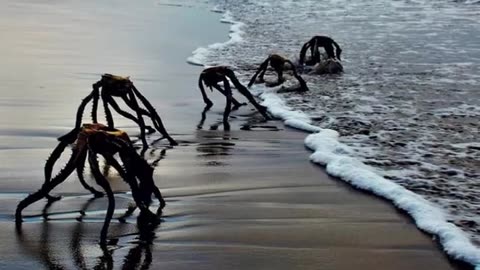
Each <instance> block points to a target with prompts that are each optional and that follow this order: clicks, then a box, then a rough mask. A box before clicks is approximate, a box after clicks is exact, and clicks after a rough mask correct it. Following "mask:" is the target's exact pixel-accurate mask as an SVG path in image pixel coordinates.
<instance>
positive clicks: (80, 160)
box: [77, 150, 103, 198]
mask: <svg viewBox="0 0 480 270" xmlns="http://www.w3.org/2000/svg"><path fill="white" fill-rule="evenodd" d="M86 160H87V150H83V151H82V152H81V153H80V154H79V156H78V162H77V175H78V179H79V180H80V183H81V184H82V186H83V187H84V188H85V189H86V190H88V191H90V192H91V193H92V194H93V196H94V197H95V198H99V197H103V193H102V192H100V191H98V190H96V189H95V188H93V187H92V186H90V185H89V184H87V182H86V181H85V178H84V177H83V170H84V169H85V162H86Z"/></svg>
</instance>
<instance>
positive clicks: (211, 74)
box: [198, 66, 271, 128]
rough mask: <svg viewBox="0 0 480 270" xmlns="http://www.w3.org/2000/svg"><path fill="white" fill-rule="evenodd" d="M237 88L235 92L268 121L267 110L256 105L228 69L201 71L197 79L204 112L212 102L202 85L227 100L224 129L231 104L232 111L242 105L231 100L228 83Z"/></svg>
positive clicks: (226, 125)
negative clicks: (243, 97) (204, 105)
mask: <svg viewBox="0 0 480 270" xmlns="http://www.w3.org/2000/svg"><path fill="white" fill-rule="evenodd" d="M228 79H230V81H231V82H232V84H233V85H234V86H235V87H236V88H237V90H238V91H239V92H240V93H241V94H242V95H244V96H245V97H246V98H247V99H248V101H250V103H252V105H253V106H254V107H255V108H256V109H257V110H258V112H260V114H262V115H263V117H264V118H265V119H266V120H270V119H271V117H270V116H269V115H268V113H267V108H266V107H265V106H262V105H260V104H258V102H257V101H256V100H255V98H254V97H253V95H252V94H251V93H250V91H248V89H247V88H246V87H245V86H243V85H242V84H241V83H240V81H239V80H238V79H237V77H236V76H235V73H234V72H233V70H231V69H230V68H229V67H225V66H217V67H211V68H206V69H204V70H203V71H202V73H201V74H200V77H199V79H198V87H199V88H200V91H201V93H202V97H203V101H204V102H205V104H206V110H208V109H209V108H210V107H212V106H213V102H212V101H211V100H210V99H209V98H208V97H207V93H206V92H205V88H204V87H203V84H205V86H207V87H209V88H210V90H211V91H213V88H215V89H217V90H218V91H219V92H220V93H222V94H223V95H224V96H225V97H226V100H227V104H226V106H225V111H224V113H223V124H224V126H225V127H227V128H229V124H228V117H229V115H230V112H231V110H232V103H233V105H234V109H235V108H238V107H239V106H241V105H245V104H242V103H240V102H238V101H237V100H235V98H233V94H232V88H231V86H230V82H229V81H228ZM220 82H223V88H224V89H222V87H220V85H219V83H220Z"/></svg>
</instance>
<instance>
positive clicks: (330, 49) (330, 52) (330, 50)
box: [324, 43, 335, 59]
mask: <svg viewBox="0 0 480 270" xmlns="http://www.w3.org/2000/svg"><path fill="white" fill-rule="evenodd" d="M324 48H325V52H327V56H328V58H331V59H334V58H335V52H334V49H333V45H332V44H331V43H330V44H328V45H325V46H324Z"/></svg>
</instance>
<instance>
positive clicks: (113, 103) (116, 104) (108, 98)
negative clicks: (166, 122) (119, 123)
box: [107, 97, 155, 133]
mask: <svg viewBox="0 0 480 270" xmlns="http://www.w3.org/2000/svg"><path fill="white" fill-rule="evenodd" d="M107 100H108V103H110V105H112V108H113V109H114V110H115V111H116V112H117V113H118V114H120V115H121V116H123V117H125V118H128V119H130V120H132V121H133V122H135V123H136V124H137V125H140V124H139V123H138V119H137V118H135V116H133V115H131V114H130V113H128V112H126V111H124V110H122V109H120V106H118V103H117V102H116V101H115V99H113V97H107ZM141 113H143V112H141ZM145 128H146V129H147V130H148V133H153V132H155V129H153V128H152V127H151V126H145Z"/></svg>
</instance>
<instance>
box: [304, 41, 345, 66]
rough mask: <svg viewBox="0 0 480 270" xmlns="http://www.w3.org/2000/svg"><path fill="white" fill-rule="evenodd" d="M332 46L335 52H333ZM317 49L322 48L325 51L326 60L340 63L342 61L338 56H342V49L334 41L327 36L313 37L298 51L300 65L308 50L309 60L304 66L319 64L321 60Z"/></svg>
mask: <svg viewBox="0 0 480 270" xmlns="http://www.w3.org/2000/svg"><path fill="white" fill-rule="evenodd" d="M334 46H335V48H336V50H334V48H333V47H334ZM319 47H323V48H324V49H325V52H326V53H327V58H328V59H338V60H340V61H341V60H342V59H341V57H340V55H341V54H342V49H341V48H340V45H338V43H337V42H335V40H333V39H332V38H330V37H327V36H314V37H312V38H311V39H310V40H309V41H307V42H306V43H305V44H304V45H303V47H302V49H301V50H300V60H299V63H300V65H303V64H304V61H305V55H306V53H307V50H308V49H310V53H311V59H310V61H309V62H307V63H306V64H307V65H310V66H313V65H315V64H317V63H320V61H321V59H320V52H319Z"/></svg>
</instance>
